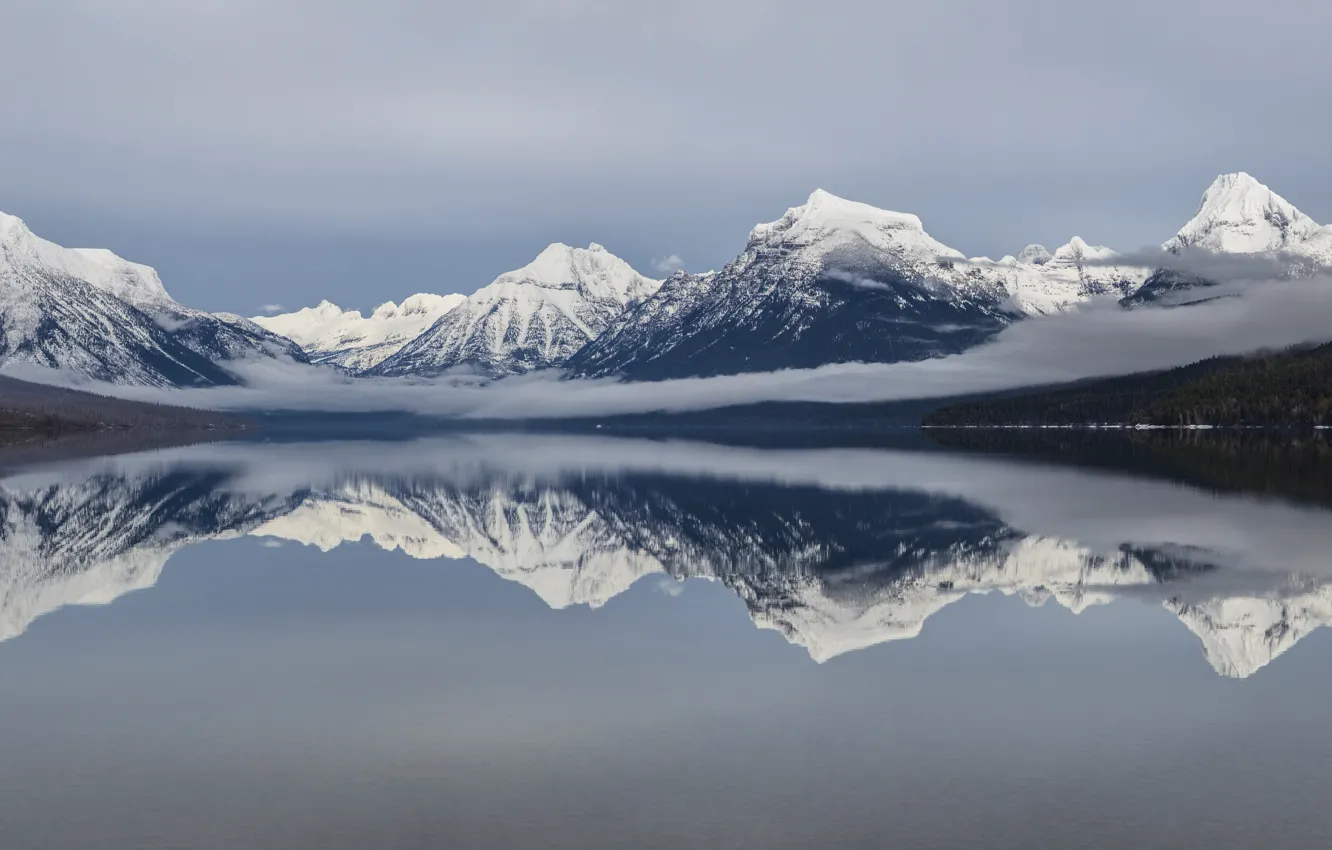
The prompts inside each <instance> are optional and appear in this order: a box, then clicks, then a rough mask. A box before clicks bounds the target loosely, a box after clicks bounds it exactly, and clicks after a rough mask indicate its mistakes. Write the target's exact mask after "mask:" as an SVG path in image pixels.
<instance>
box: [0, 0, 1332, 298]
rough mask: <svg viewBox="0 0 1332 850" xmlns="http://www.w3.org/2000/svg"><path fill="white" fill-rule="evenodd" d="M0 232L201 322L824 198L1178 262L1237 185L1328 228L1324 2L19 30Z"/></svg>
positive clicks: (142, 2)
mask: <svg viewBox="0 0 1332 850" xmlns="http://www.w3.org/2000/svg"><path fill="white" fill-rule="evenodd" d="M0 13H2V14H3V19H4V21H5V26H4V27H3V28H0V55H3V56H4V57H5V62H6V63H7V65H8V67H10V68H11V69H21V70H22V73H21V74H17V73H16V74H12V75H11V76H10V77H9V82H8V84H7V85H6V87H5V91H4V95H3V99H2V100H0V103H3V107H4V113H3V114H4V118H3V120H0V156H3V161H4V163H5V166H4V167H3V168H0V210H4V211H6V212H9V213H11V214H14V215H18V216H20V217H22V218H24V219H25V220H26V221H27V222H28V223H29V225H30V226H31V227H32V228H33V230H34V231H36V232H37V233H38V234H40V235H42V236H45V237H47V238H49V239H52V240H53V241H56V242H59V243H61V244H65V245H69V246H77V247H88V246H97V247H107V248H111V249H112V250H114V251H116V252H117V253H120V254H121V255H123V256H125V257H127V258H129V259H133V260H136V261H140V262H145V263H148V264H151V265H154V266H156V267H157V268H158V269H159V270H160V271H161V272H162V277H163V279H164V281H165V283H166V285H167V288H168V290H169V291H171V292H172V294H173V295H175V296H176V297H177V298H178V299H179V300H181V301H183V302H185V303H187V304H190V305H192V306H197V307H201V308H204V309H212V310H230V311H236V312H241V313H245V314H254V313H256V312H257V311H258V310H259V308H260V306H261V305H279V304H280V305H283V306H284V307H286V308H288V309H291V308H296V307H300V306H305V305H310V304H314V303H317V302H318V301H319V300H320V299H321V298H328V299H330V300H333V301H335V302H337V303H339V304H341V305H343V306H345V307H354V308H361V309H368V308H371V307H373V306H374V305H376V304H377V303H379V302H381V301H384V300H388V299H393V300H399V299H401V298H402V297H405V296H406V295H409V294H411V293H413V292H417V291H433V292H439V293H444V292H471V291H472V290H474V289H476V288H478V287H479V286H481V285H484V284H485V283H487V282H489V281H490V280H491V279H492V278H493V277H494V276H496V275H497V274H499V273H501V272H503V271H506V270H509V269H511V268H515V267H517V266H520V265H523V264H525V263H526V262H528V261H530V260H531V259H532V258H533V257H534V256H535V255H536V254H537V253H538V252H539V251H540V249H541V248H542V247H544V246H545V245H546V244H548V243H550V242H553V241H563V242H568V243H570V244H576V245H582V244H587V243H589V242H593V241H595V242H599V243H601V244H604V245H605V246H606V247H607V248H608V249H610V250H611V251H612V252H614V253H617V254H619V255H621V256H623V257H624V258H625V259H627V260H629V261H630V262H631V263H632V264H633V265H635V266H636V267H637V268H639V269H640V270H641V271H644V272H647V273H654V272H655V271H656V267H657V266H658V265H659V264H660V265H661V266H662V267H663V268H664V267H666V266H667V265H670V264H669V263H667V262H665V261H667V260H668V259H669V258H672V257H678V258H679V260H680V261H681V262H682V263H683V265H684V267H686V268H689V269H691V270H696V271H701V270H705V269H708V268H713V267H717V266H720V265H722V264H724V263H725V262H727V261H728V260H729V259H731V258H732V257H733V256H734V255H735V254H737V253H738V252H739V251H740V250H741V249H742V248H743V246H744V241H745V236H746V234H747V232H748V230H749V228H750V227H751V226H752V225H753V224H755V223H757V222H760V221H770V220H773V219H776V218H778V217H780V215H781V214H782V212H783V211H784V210H785V209H786V208H787V207H790V206H793V205H796V204H799V203H801V202H803V200H804V199H805V198H806V197H807V196H808V195H809V193H810V192H811V191H812V190H813V189H814V188H816V187H822V188H825V189H827V190H829V191H831V192H834V193H836V194H839V195H843V196H845V197H849V198H853V199H855V200H861V201H865V202H868V203H872V204H875V205H877V206H881V207H885V208H888V209H897V210H901V211H907V212H914V213H916V214H918V215H920V216H921V218H922V219H923V221H924V223H925V226H926V229H927V230H929V231H930V233H931V234H932V235H934V236H935V237H936V238H938V239H940V240H941V241H943V242H945V243H946V244H949V245H951V246H953V247H956V248H957V249H959V250H961V251H963V252H965V253H966V254H968V255H981V254H985V255H990V256H1000V255H1002V254H1005V253H1015V252H1016V251H1018V250H1020V249H1021V248H1022V247H1023V246H1024V245H1025V244H1027V243H1029V242H1043V243H1046V244H1047V245H1051V246H1054V245H1058V244H1062V243H1063V242H1064V241H1066V240H1067V239H1068V238H1069V237H1070V236H1072V235H1074V234H1075V233H1076V234H1078V235H1081V236H1083V237H1084V238H1086V239H1088V240H1089V241H1091V242H1093V243H1100V244H1108V245H1112V246H1114V247H1117V248H1120V249H1123V250H1133V249H1137V248H1139V247H1142V246H1144V245H1150V244H1158V243H1160V242H1161V241H1163V240H1164V239H1166V238H1167V237H1169V236H1170V235H1172V234H1173V233H1174V231H1175V230H1176V229H1177V228H1178V227H1179V226H1180V225H1181V224H1183V223H1184V221H1186V220H1187V219H1188V217H1189V216H1190V215H1191V214H1192V212H1193V210H1194V208H1195V206H1196V204H1197V200H1198V197H1199V196H1200V195H1201V193H1202V191H1203V190H1204V189H1205V188H1206V187H1207V185H1208V184H1209V183H1210V182H1211V180H1212V178H1213V177H1215V176H1216V174H1218V173H1221V172H1226V171H1237V170H1244V171H1248V172H1250V173H1252V174H1254V176H1256V177H1257V178H1258V179H1259V180H1261V181H1263V182H1265V183H1267V184H1268V185H1270V186H1271V187H1272V188H1274V189H1275V190H1276V191H1278V192H1280V193H1281V194H1283V195H1284V196H1286V197H1287V198H1288V199H1289V200H1290V201H1292V202H1293V203H1295V204H1296V206H1298V207H1300V208H1301V209H1302V210H1304V212H1306V213H1308V214H1309V215H1311V216H1312V217H1314V218H1315V219H1317V220H1319V221H1322V222H1329V221H1332V158H1329V157H1328V156H1327V154H1326V139H1327V138H1328V137H1329V135H1330V134H1332V110H1328V109H1326V108H1325V103H1326V93H1327V92H1328V91H1330V90H1332V64H1329V63H1327V61H1326V45H1325V39H1324V34H1325V33H1326V32H1327V31H1328V29H1329V26H1332V6H1330V5H1329V4H1325V3H1320V2H1316V0H1273V2H1269V3H1266V4H1261V5H1260V4H1254V3H1251V2H1246V3H1239V2H1234V0H1216V1H1215V2H1184V0H1165V2H1136V0H1128V2H1114V3H1111V2H1094V3H1093V2H1089V3H1076V4H1072V3H1056V2H1045V1H1044V0H1015V2H1010V3H1004V4H996V3H992V2H985V1H984V0H960V2H938V3H929V4H916V3H913V4H897V3H878V2H869V1H868V0H855V1H854V2H852V0H829V2H824V3H811V2H807V0H806V2H794V1H793V0H767V1H761V0H729V1H728V0H706V2H705V1H704V0H682V1H681V2H676V3H670V4H662V3H658V4H630V3H623V2H609V0H567V2H549V0H494V1H493V2H487V3H482V4H461V3H446V4H427V3H420V2H412V1H411V0H383V2H379V3H373V4H372V3H366V2H351V0H288V2H282V3H273V2H261V1H260V0H195V2H191V3H179V2H175V0H121V1H120V2H116V3H109V2H105V0H44V2H42V3H30V2H22V0H0Z"/></svg>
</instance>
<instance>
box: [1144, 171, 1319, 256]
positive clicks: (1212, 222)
mask: <svg viewBox="0 0 1332 850" xmlns="http://www.w3.org/2000/svg"><path fill="white" fill-rule="evenodd" d="M1319 229H1320V228H1319V225H1318V223H1317V222H1315V221H1314V220H1313V219H1311V218H1309V217H1308V216H1307V215H1305V214H1304V213H1302V212H1300V211H1299V210H1298V209H1296V208H1295V206H1294V205H1293V204H1291V203H1290V202H1289V201H1287V200H1286V199H1285V198H1283V197H1281V196H1280V195H1278V194H1277V193H1276V192H1273V191H1272V190H1271V189H1269V188H1267V187H1266V186H1264V185H1263V184H1262V183H1259V182H1258V181H1257V180H1255V179H1254V178H1253V177H1252V176H1250V175H1248V174H1246V173H1245V172H1243V171H1237V172H1234V173H1232V174H1222V175H1221V176H1219V177H1217V178H1216V180H1214V181H1212V185H1211V186H1209V187H1208V188H1207V191H1206V192H1204V193H1203V196H1202V202H1201V203H1200V204H1199V205H1198V211H1197V212H1196V213H1195V214H1194V216H1193V218H1192V219H1190V220H1189V222H1188V224H1186V225H1184V227H1182V228H1181V229H1180V231H1179V233H1177V234H1176V235H1175V236H1174V238H1172V239H1170V240H1169V241H1167V242H1166V243H1165V244H1164V245H1163V246H1162V247H1163V248H1165V250H1167V251H1171V252H1173V253H1178V252H1180V251H1181V250H1183V249H1185V248H1189V247H1197V248H1205V249H1207V250H1209V251H1219V252H1223V253H1236V254H1253V253H1259V252H1262V251H1278V250H1286V249H1292V248H1296V247H1298V246H1299V245H1300V244H1301V243H1303V242H1304V241H1305V240H1307V239H1309V238H1310V237H1311V236H1313V235H1314V234H1315V233H1316V232H1317V231H1318V230H1319Z"/></svg>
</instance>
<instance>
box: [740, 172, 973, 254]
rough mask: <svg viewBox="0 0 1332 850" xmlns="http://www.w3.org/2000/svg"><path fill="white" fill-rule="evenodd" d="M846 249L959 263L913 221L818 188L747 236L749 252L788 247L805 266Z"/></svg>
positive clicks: (911, 216)
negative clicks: (807, 262)
mask: <svg viewBox="0 0 1332 850" xmlns="http://www.w3.org/2000/svg"><path fill="white" fill-rule="evenodd" d="M846 246H857V247H862V248H872V249H877V250H879V251H884V252H888V253H892V254H897V255H904V256H906V257H909V258H910V259H912V260H917V261H919V262H922V263H926V264H930V263H937V261H939V260H940V259H943V260H949V259H953V260H961V259H963V255H962V253H961V252H960V251H957V250H954V249H953V248H950V247H948V246H947V245H945V244H943V243H942V242H940V241H938V240H936V239H935V238H933V237H932V236H930V235H929V234H928V233H926V232H925V226H924V225H923V224H922V223H921V220H920V218H919V217H918V216H915V215H912V214H911V213H901V212H894V211H892V210H884V209H879V208H878V207H874V206H870V205H869V204H863V203H860V202H858V201H849V200H847V199H845V198H841V197H838V196H837V195H834V194H832V193H831V192H827V191H825V190H823V189H815V190H814V192H813V193H812V194H811V195H810V196H809V199H808V200H807V201H805V203H803V204H801V205H800V206H796V207H791V208H790V209H788V210H787V211H786V214H785V215H783V216H782V217H781V218H779V219H777V220H776V221H773V222H769V223H766V224H758V225H755V226H754V228H753V229H752V230H751V231H750V232H749V247H750V250H755V249H761V248H765V247H769V248H771V247H785V248H794V249H799V250H800V252H801V257H802V259H805V260H809V261H817V260H819V259H822V258H823V257H825V256H826V255H827V254H829V253H831V252H832V251H834V250H835V249H837V248H840V247H846Z"/></svg>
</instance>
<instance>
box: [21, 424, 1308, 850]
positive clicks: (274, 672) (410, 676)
mask: <svg viewBox="0 0 1332 850" xmlns="http://www.w3.org/2000/svg"><path fill="white" fill-rule="evenodd" d="M1135 439H1137V438H1135ZM964 448H965V449H966V450H965V451H964ZM1001 448H1002V453H1001V454H994V453H989V452H986V451H979V452H978V451H976V450H975V449H974V448H966V447H953V448H942V447H935V448H919V449H914V450H904V449H892V448H884V449H864V448H827V447H818V446H810V447H805V448H791V449H758V448H746V447H743V446H715V445H707V444H701V443H686V442H678V441H668V442H649V441H642V440H622V439H592V438H578V437H543V436H537V435H523V436H515V435H509V436H505V435H494V434H491V435H484V434H483V435H466V436H457V437H452V438H447V439H429V440H420V441H414V442H407V443H374V442H360V443H305V444H302V443H295V444H261V443H248V444H219V445H209V446H195V447H187V448H177V449H167V450H162V451H156V452H147V453H140V454H133V455H125V456H120V457H110V458H100V459H93V460H73V461H69V462H64V463H58V464H53V465H52V464H48V465H45V466H38V467H29V468H25V469H22V470H16V471H13V472H11V473H9V474H7V476H6V477H5V478H3V479H2V480H0V510H2V511H3V516H4V518H5V521H4V524H3V526H2V527H0V535H2V536H0V576H2V577H3V591H4V592H3V596H2V597H0V600H2V601H0V635H2V636H3V637H4V640H3V642H0V665H3V669H4V671H5V675H6V683H7V684H6V687H5V688H4V689H3V692H2V693H0V711H3V713H4V716H5V717H6V723H5V724H4V728H3V730H0V755H3V756H4V758H5V760H6V764H7V769H6V771H5V775H4V778H3V780H0V791H2V793H0V839H2V840H3V841H4V844H5V846H7V847H48V846H89V845H92V844H95V845H96V846H99V847H108V848H122V847H123V848H129V847H142V846H181V847H191V848H223V847H235V846H245V847H259V848H269V847H271V848H305V847H311V848H314V847H320V848H323V847H349V848H350V847H363V846H371V845H373V846H386V847H433V846H441V845H448V846H458V847H522V846H533V845H538V846H550V847H571V848H572V847H607V848H609V847H621V846H641V847H663V848H664V847H675V846H681V845H682V844H684V845H689V844H696V845H699V846H734V847H792V848H794V847H826V846H879V845H881V843H882V842H883V841H884V840H885V837H891V838H892V840H894V841H901V842H903V843H905V844H908V845H911V846H931V845H933V846H956V845H965V844H967V843H977V842H980V843H982V844H983V845H984V846H987V847H1013V848H1017V847H1024V848H1030V847H1050V848H1056V847H1061V848H1062V847H1068V846H1090V847H1118V846H1127V845H1133V846H1141V847H1162V848H1164V847H1176V846H1181V845H1182V844H1187V845H1193V844H1205V845H1207V846H1211V847H1219V848H1230V847H1234V848H1239V847H1248V846H1253V845H1254V844H1255V842H1258V843H1264V844H1266V845H1267V846H1275V847H1287V846H1289V847H1304V846H1320V845H1321V844H1322V843H1324V842H1325V841H1326V839H1327V838H1328V837H1329V836H1330V835H1332V820H1329V819H1328V818H1327V817H1326V815H1325V813H1324V812H1323V809H1324V807H1322V806H1320V805H1318V802H1319V796H1320V794H1321V787H1322V784H1323V783H1322V782H1321V777H1323V776H1324V775H1326V771H1327V768H1328V767H1329V765H1330V764H1332V748H1329V745H1328V744H1327V738H1326V735H1325V734H1323V731H1322V729H1323V725H1324V721H1323V718H1324V717H1325V708H1326V705H1327V700H1328V697H1329V696H1330V695H1332V692H1330V691H1329V688H1330V687H1332V686H1329V684H1328V680H1327V677H1326V676H1325V675H1323V670H1324V669H1325V668H1326V666H1327V663H1328V661H1329V657H1328V653H1329V652H1332V639H1330V638H1329V635H1332V630H1328V629H1325V628H1323V627H1324V626H1325V625H1328V624H1329V623H1332V568H1330V567H1329V566H1328V564H1327V561H1326V554H1325V553H1326V552H1327V551H1329V550H1330V549H1329V546H1332V539H1329V535H1330V534H1332V531H1329V530H1328V529H1330V528H1332V523H1329V522H1328V521H1327V520H1328V516H1327V511H1328V507H1327V506H1329V505H1332V498H1330V496H1332V492H1325V489H1326V488H1324V487H1323V485H1322V484H1320V483H1318V482H1319V481H1321V479H1311V478H1310V477H1309V476H1308V475H1300V474H1298V473H1296V472H1292V473H1291V475H1290V477H1289V478H1288V479H1287V478H1284V477H1282V475H1281V474H1278V473H1279V472H1280V470H1281V469H1283V468H1285V467H1284V466H1283V463H1286V461H1282V460H1281V457H1282V456H1279V455H1277V454H1269V455H1267V456H1266V458H1267V459H1266V461H1265V463H1264V468H1265V469H1266V474H1265V475H1264V476H1256V477H1255V476H1248V475H1247V474H1246V473H1243V471H1242V470H1240V469H1239V467H1236V466H1235V465H1234V464H1232V465H1231V467H1230V468H1231V469H1232V472H1231V473H1230V474H1227V475H1222V474H1221V472H1222V467H1221V466H1219V465H1216V464H1210V465H1209V464H1201V465H1200V464H1197V463H1193V460H1194V459H1196V458H1197V457H1198V456H1199V455H1198V452H1200V451H1201V452H1208V451H1210V449H1209V448H1208V447H1207V446H1199V445H1196V444H1188V445H1177V444H1161V445H1157V444H1149V445H1138V444H1134V445H1133V446H1132V447H1131V448H1132V452H1131V453H1130V454H1132V460H1133V462H1132V463H1129V462H1127V461H1125V459H1124V458H1125V457H1126V456H1127V455H1126V454H1125V451H1124V447H1123V446H1119V447H1115V450H1114V451H1113V452H1112V451H1108V450H1104V451H1103V450H1100V449H1096V450H1094V451H1089V452H1084V453H1083V454H1082V455H1079V456H1077V457H1075V456H1074V455H1072V454H1067V453H1066V454H1067V458H1068V459H1069V461H1070V462H1065V463H1053V464H1052V463H1051V461H1050V460H1049V458H1039V459H1038V458H1037V457H1036V455H1034V454H1030V453H1028V456H1030V457H1031V458H1032V459H1031V460H1024V459H1022V457H1023V454H1022V453H1021V452H1018V451H1016V450H1015V449H1014V447H1013V446H1011V445H1005V446H1003V447H1001ZM1219 449H1220V453H1221V454H1225V453H1230V454H1232V455H1233V454H1234V448H1233V447H1227V446H1221V447H1219ZM1300 452H1301V453H1299V454H1297V455H1296V456H1293V457H1291V458H1288V459H1287V460H1288V461H1289V466H1290V468H1291V469H1293V470H1298V469H1307V466H1308V465H1307V459H1308V454H1307V447H1306V448H1302V449H1301V450H1300ZM1206 456H1207V457H1211V456H1212V455H1210V454H1209V455H1206ZM1073 459H1076V460H1077V461H1078V462H1077V463H1076V464H1073V463H1071V460H1073ZM1143 459H1147V460H1149V461H1150V463H1147V464H1143V463H1141V462H1140V461H1142V460H1143ZM1135 464H1136V466H1135ZM1238 765H1243V768H1242V769H1239V768H1238V767H1237V766H1238ZM1222 801H1224V802H1222ZM1107 813H1110V815H1108V814H1107Z"/></svg>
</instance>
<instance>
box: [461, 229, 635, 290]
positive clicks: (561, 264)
mask: <svg viewBox="0 0 1332 850" xmlns="http://www.w3.org/2000/svg"><path fill="white" fill-rule="evenodd" d="M659 284H660V281H656V280H651V279H649V278H646V277H644V276H643V275H641V274H639V273H638V272H636V271H634V269H633V267H632V266H630V265H629V264H628V263H626V262H625V261H624V260H622V259H620V258H619V257H617V256H615V255H614V254H612V253H611V252H609V251H607V250H606V249H605V248H604V247H602V246H601V245H598V244H597V243H595V242H593V243H592V244H590V245H588V246H587V247H586V248H574V247H572V246H569V245H566V244H564V243H563V242H552V243H551V244H550V245H547V246H546V248H545V249H544V250H543V251H542V252H541V253H540V254H538V255H537V257H536V259H535V260H533V261H532V262H530V263H528V264H527V265H525V266H523V267H522V268H519V269H514V270H513V271H511V272H505V273H504V274H502V275H500V276H499V277H497V278H496V279H495V280H494V281H493V282H492V283H491V284H490V285H489V286H486V287H483V288H482V289H481V290H479V291H478V292H477V295H481V294H482V293H484V292H487V291H488V290H491V288H492V287H494V288H495V289H494V290H493V291H506V292H510V291H514V290H513V287H515V286H519V287H522V286H529V287H530V286H536V287H541V288H544V289H577V290H579V291H582V292H584V293H586V294H587V295H590V296H592V297H596V298H614V299H616V300H618V301H621V302H627V301H632V300H635V299H638V298H642V297H643V296H645V295H649V294H651V293H652V292H654V291H655V290H656V288H657V285H659ZM473 297H475V296H473Z"/></svg>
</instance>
